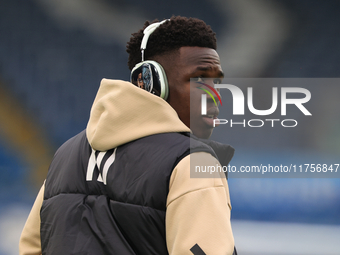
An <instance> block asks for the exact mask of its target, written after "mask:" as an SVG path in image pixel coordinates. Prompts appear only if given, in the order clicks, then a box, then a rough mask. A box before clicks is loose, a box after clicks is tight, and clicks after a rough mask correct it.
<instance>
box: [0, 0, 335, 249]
mask: <svg viewBox="0 0 340 255" xmlns="http://www.w3.org/2000/svg"><path fill="white" fill-rule="evenodd" d="M67 10H71V11H67ZM77 10H79V13H78V12H77ZM110 10H112V12H114V13H115V15H113V17H110V15H109V11H110ZM339 10H340V2H339V1H332V0H327V1H318V0H299V1H294V0H271V1H269V0H228V1H223V0H214V1H207V0H196V1H194V0H189V1H185V2H184V1H180V0H176V1H163V2H159V1H155V0H152V1H148V2H147V4H146V3H145V1H144V2H143V1H135V0H124V1H123V0H100V1H94V0H93V1H91V0H72V1H69V0H63V1H61V0H59V1H58V0H53V1H52V0H50V1H43V0H10V1H7V0H0V37H1V39H0V93H1V95H0V99H1V100H0V190H1V195H0V203H1V206H0V216H1V217H0V236H1V237H2V238H1V239H2V242H0V255H2V254H7V255H8V254H16V252H15V251H16V249H17V248H16V247H14V248H13V247H12V246H13V245H16V243H15V242H13V241H8V240H9V239H8V238H10V237H11V236H12V235H13V236H14V238H16V237H17V235H18V234H19V233H20V230H21V229H20V228H22V224H23V222H24V221H25V217H27V214H28V210H29V208H30V207H31V204H32V203H33V199H34V197H35V195H36V192H37V189H38V187H40V185H41V183H42V180H43V179H44V178H45V176H46V172H47V167H48V164H49V162H50V160H51V158H52V156H53V152H54V150H55V149H56V148H57V147H58V146H60V145H61V144H62V143H63V142H65V141H66V140H67V139H69V138H70V137H72V136H73V135H75V134H76V133H78V132H79V131H81V130H83V129H84V128H85V127H86V123H87V120H88V116H89V111H90V107H91V104H92V101H93V99H94V97H95V94H96V91H97V89H98V86H99V83H100V80H101V79H102V78H113V79H123V80H128V79H129V71H128V68H127V53H126V52H125V42H126V41H127V40H128V39H129V34H130V33H132V32H135V31H137V30H138V29H139V28H141V26H142V23H141V22H143V21H144V20H146V19H148V20H153V19H154V18H158V19H163V18H168V17H171V16H172V15H173V14H174V15H183V16H193V17H198V18H201V19H203V20H204V21H205V22H206V23H207V24H209V25H211V26H212V28H213V30H214V31H215V32H216V33H217V38H218V52H219V53H220V56H221V62H222V66H223V68H224V71H225V73H226V76H227V77H249V78H255V77H304V78H308V77H325V78H326V77H339V76H340V69H339V68H338V66H339V64H340V63H339V62H340V51H339V45H340V33H338V31H339V30H340V26H339V24H340V16H339V15H338V12H339ZM125 13H126V15H125ZM86 16H89V18H88V19H86ZM103 17H104V18H103ZM124 17H127V18H126V20H124ZM111 19H113V20H117V22H112V23H116V24H112V23H111ZM108 21H109V22H108ZM89 24H90V25H89ZM131 29H134V30H132V31H130V30H131ZM127 31H128V33H127ZM339 88H340V87H339ZM316 94H320V95H323V96H322V102H324V103H325V104H324V105H319V104H318V103H320V102H321V100H319V101H318V100H315V101H313V102H311V108H312V109H313V110H315V111H319V112H322V111H324V110H326V109H333V108H332V106H334V105H335V106H336V107H337V106H338V105H339V104H337V102H338V98H339V95H340V90H339V89H338V90H336V93H334V91H333V90H332V91H324V90H322V88H321V87H320V88H315V93H313V95H316ZM8 113H10V115H8ZM330 114H332V116H331V117H332V118H333V121H332V124H331V125H330V126H327V127H325V126H324V125H322V123H321V124H320V123H319V124H318V123H312V124H313V125H310V124H311V123H304V124H302V125H305V127H306V129H308V132H307V131H306V130H303V129H302V130H301V129H300V133H296V134H294V135H291V136H290V138H289V139H290V140H287V137H285V136H282V137H280V136H277V135H273V136H272V137H271V139H274V137H275V140H272V143H270V141H268V143H267V144H268V148H266V149H267V151H265V152H264V153H267V154H266V155H267V156H268V155H271V156H273V157H275V153H276V151H275V149H273V148H274V147H275V145H277V144H282V145H284V147H285V149H286V150H288V151H289V150H294V151H293V153H292V154H294V155H295V154H296V153H297V154H298V155H300V154H299V153H301V156H304V155H305V154H306V153H307V154H308V151H306V150H307V149H308V150H311V151H313V150H314V151H316V152H320V151H321V153H324V154H331V155H332V156H333V158H337V159H338V158H339V157H338V155H339V153H340V130H339V129H338V127H339V126H340V123H339V122H340V111H339V109H338V108H335V109H333V110H332V111H331V112H330ZM325 121H329V119H325ZM18 127H19V128H18ZM248 131H249V130H246V131H244V132H235V134H232V135H230V137H227V138H226V140H227V142H228V143H230V144H232V145H233V146H234V147H235V148H236V149H237V151H236V155H235V161H236V162H240V161H244V160H245V159H247V158H248V159H249V158H251V157H254V158H256V157H257V156H258V159H259V158H260V159H261V157H264V154H261V153H258V154H255V153H254V152H253V151H251V152H248V151H247V149H252V148H257V146H258V144H259V142H260V141H262V140H263V139H264V137H266V135H267V132H266V130H265V129H264V130H263V131H262V132H257V133H256V135H253V134H251V133H249V132H248ZM23 134H24V135H23ZM268 150H269V151H271V152H272V154H268ZM238 153H239V154H238ZM289 155H291V154H289ZM310 157H311V156H310V155H309V158H308V159H310ZM288 160H289V158H288ZM334 163H340V162H334ZM339 186H340V182H339V179H335V180H330V179H322V180H318V179H294V180H287V179H275V180H273V179H231V180H230V191H231V199H232V204H233V214H232V217H233V219H235V220H237V221H235V222H237V223H236V225H235V226H240V229H242V230H243V229H245V228H244V225H242V224H243V223H242V222H241V223H240V220H259V221H272V222H276V221H280V222H291V223H292V222H298V223H299V224H301V223H304V224H307V223H309V224H328V225H334V226H337V225H339V224H340V217H339V215H340V187H339ZM10 216H11V217H13V216H15V217H18V218H20V219H19V220H17V221H15V220H14V219H13V218H10ZM8 220H9V222H13V224H14V222H16V224H17V226H16V227H15V226H14V227H13V229H15V230H13V234H12V235H7V236H6V234H5V233H6V231H7V229H8V225H6V224H5V222H7V221H8ZM237 224H239V225H237ZM254 228H256V227H254ZM245 231H246V230H245ZM270 231H274V230H273V229H271V230H270ZM307 232H308V230H307ZM243 233H244V232H243ZM304 233H305V232H304ZM332 233H333V232H332ZM337 233H338V232H337ZM255 234H256V233H254V235H255ZM240 236H241V237H240ZM235 237H236V243H237V238H238V237H239V238H242V234H240V232H237V231H236V234H235ZM11 240H13V239H11ZM268 240H271V239H268ZM241 243H242V242H241ZM266 243H267V242H263V245H266ZM334 247H335V246H334ZM338 248H339V246H337V248H334V249H333V248H332V247H331V248H330V249H329V250H327V251H328V252H327V253H324V254H338V253H336V249H338ZM13 249H14V252H13ZM240 250H241V251H242V248H240ZM339 250H340V248H339V249H338V250H337V251H339ZM244 251H245V252H244V253H243V254H254V255H255V254H256V253H255V252H253V253H251V252H250V251H249V249H244ZM259 251H260V249H259ZM261 251H262V253H261V254H279V253H276V252H274V253H273V252H272V253H271V252H270V251H265V250H261ZM316 251H317V249H316ZM333 251H335V252H334V253H332V252H333ZM266 252H267V253H266ZM307 253H308V254H317V253H312V252H310V251H308V252H306V251H305V250H302V251H299V250H298V249H297V250H295V251H289V250H287V249H286V250H283V252H282V253H280V254H307ZM319 254H320V253H319Z"/></svg>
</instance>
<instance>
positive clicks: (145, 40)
mask: <svg viewBox="0 0 340 255" xmlns="http://www.w3.org/2000/svg"><path fill="white" fill-rule="evenodd" d="M168 20H170V19H165V20H163V21H161V22H157V23H152V24H150V25H149V26H147V27H146V28H145V29H144V32H143V34H144V36H143V39H142V43H141V45H140V50H141V52H142V61H144V50H145V49H146V45H147V43H148V40H149V36H150V35H151V34H152V33H153V32H154V31H155V30H156V28H158V27H159V26H160V25H162V24H163V23H164V22H166V21H168Z"/></svg>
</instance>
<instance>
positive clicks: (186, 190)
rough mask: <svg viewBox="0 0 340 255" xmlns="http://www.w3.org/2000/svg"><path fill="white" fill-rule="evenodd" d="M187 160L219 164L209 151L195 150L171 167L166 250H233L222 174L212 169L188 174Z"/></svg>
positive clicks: (212, 254) (211, 254) (211, 252)
mask: <svg viewBox="0 0 340 255" xmlns="http://www.w3.org/2000/svg"><path fill="white" fill-rule="evenodd" d="M190 164H191V165H192V167H193V168H192V169H195V166H200V167H202V169H204V166H217V165H219V166H220V164H219V162H218V160H217V159H215V158H214V157H213V156H211V155H210V154H209V153H205V152H198V153H193V154H191V155H189V156H187V157H185V158H184V159H182V160H181V161H180V162H179V163H178V164H177V166H176V167H175V169H174V171H173V173H172V175H171V178H170V184H169V194H168V199H167V211H166V241H167V247H168V251H169V254H170V255H177V254H181V255H182V254H183V255H185V254H188V255H189V254H190V255H193V254H209V255H215V254H216V255H219V254H221V255H222V254H223V255H225V254H233V250H234V237H233V234H232V230H231V224H230V211H231V205H230V197H229V188H228V183H227V180H226V178H225V174H224V173H223V172H221V173H217V172H215V173H214V174H210V173H208V174H207V175H205V176H202V177H204V178H192V177H191V176H190ZM206 177H208V178H206ZM202 252H204V253H202Z"/></svg>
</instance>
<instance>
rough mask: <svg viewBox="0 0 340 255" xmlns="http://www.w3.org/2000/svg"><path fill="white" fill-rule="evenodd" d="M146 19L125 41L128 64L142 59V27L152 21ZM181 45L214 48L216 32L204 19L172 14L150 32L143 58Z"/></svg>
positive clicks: (131, 65)
mask: <svg viewBox="0 0 340 255" xmlns="http://www.w3.org/2000/svg"><path fill="white" fill-rule="evenodd" d="M155 22H158V20H154V21H152V22H151V23H150V22H149V21H146V22H145V24H144V27H143V29H140V30H139V31H138V32H137V33H134V34H132V37H131V38H130V41H129V42H128V43H127V46H126V51H127V53H128V54H129V60H128V66H129V69H130V70H132V69H133V67H134V66H135V65H136V64H137V63H139V62H141V61H142V57H141V51H140V45H141V42H142V39H143V31H144V29H145V28H146V27H147V26H149V25H150V24H152V23H155ZM183 46H198V47H205V48H211V49H214V50H216V47H217V46H216V34H215V32H213V31H212V29H211V27H210V26H209V25H207V24H205V22H204V21H202V20H200V19H196V18H186V17H181V16H173V17H171V19H170V21H166V22H165V23H163V24H162V25H161V26H160V27H159V28H157V29H156V30H155V32H153V33H152V34H151V36H150V37H149V40H148V44H147V46H146V50H145V52H144V54H145V60H150V59H152V57H154V56H158V55H162V54H165V53H168V52H170V51H173V50H178V49H179V48H181V47H183Z"/></svg>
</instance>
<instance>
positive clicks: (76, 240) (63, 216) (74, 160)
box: [41, 131, 233, 255]
mask: <svg viewBox="0 0 340 255" xmlns="http://www.w3.org/2000/svg"><path fill="white" fill-rule="evenodd" d="M190 146H191V148H190ZM190 149H191V150H190ZM190 151H206V152H209V153H211V154H212V155H214V156H216V155H215V153H214V151H213V150H212V149H211V147H210V146H207V145H205V144H204V143H202V142H199V141H197V140H195V139H192V138H189V137H188V134H182V133H165V134H156V135H151V136H148V137H144V138H141V139H138V140H135V141H133V142H130V143H126V144H124V145H122V146H119V147H118V148H114V149H112V150H109V151H107V152H98V151H94V150H92V148H91V147H90V145H89V143H88V141H87V138H86V134H85V131H83V132H81V133H80V134H78V135H77V136H75V137H73V138H71V139H70V140H69V141H67V142H66V143H65V144H64V145H62V146H61V147H60V148H59V150H58V151H57V152H56V154H55V156H54V158H53V161H52V164H51V166H50V169H49V172H48V176H47V179H46V184H45V194H44V202H43V206H42V209H41V245H42V253H43V254H58V255H60V254H77V255H83V254H84V255H85V254H91V255H92V254H96V255H100V254H157V255H160V254H168V252H167V248H166V239H165V211H166V200H167V195H168V192H169V180H170V176H171V173H172V171H173V169H174V167H175V166H176V164H177V163H178V162H179V161H180V160H181V159H183V158H184V157H185V156H187V155H188V154H190ZM232 154H233V150H232ZM230 158H231V157H230Z"/></svg>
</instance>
